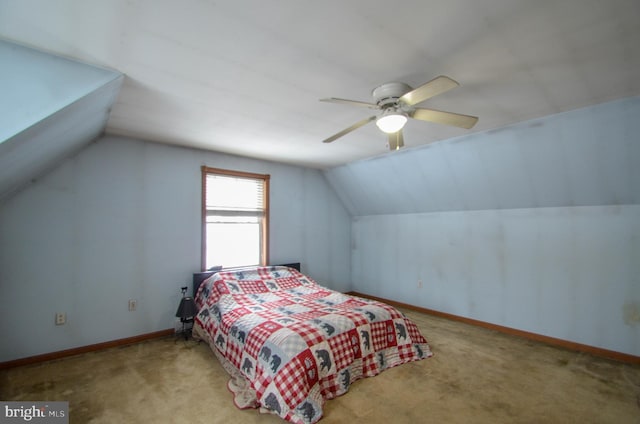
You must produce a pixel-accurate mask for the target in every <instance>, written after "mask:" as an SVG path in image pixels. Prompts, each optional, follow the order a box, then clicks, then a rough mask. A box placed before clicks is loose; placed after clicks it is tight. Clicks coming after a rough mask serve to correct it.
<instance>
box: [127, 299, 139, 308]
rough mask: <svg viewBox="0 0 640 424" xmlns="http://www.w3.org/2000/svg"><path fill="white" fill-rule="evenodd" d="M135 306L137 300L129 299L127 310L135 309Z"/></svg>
mask: <svg viewBox="0 0 640 424" xmlns="http://www.w3.org/2000/svg"><path fill="white" fill-rule="evenodd" d="M137 306H138V301H137V300H135V299H129V310H130V311H135V310H136V307H137Z"/></svg>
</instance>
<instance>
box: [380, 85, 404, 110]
mask: <svg viewBox="0 0 640 424" xmlns="http://www.w3.org/2000/svg"><path fill="white" fill-rule="evenodd" d="M409 91H411V87H410V86H408V85H407V84H405V83H402V82H388V83H386V84H382V85H381V86H379V87H377V88H375V89H374V90H373V91H372V92H371V95H372V96H373V98H374V100H375V101H376V104H377V105H378V106H379V107H380V108H381V109H386V108H387V107H390V106H394V105H396V104H397V103H398V99H399V98H400V97H402V96H403V95H404V94H406V93H408V92H409Z"/></svg>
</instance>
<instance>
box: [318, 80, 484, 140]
mask: <svg viewBox="0 0 640 424" xmlns="http://www.w3.org/2000/svg"><path fill="white" fill-rule="evenodd" d="M459 85H460V84H458V83H457V82H456V81H454V80H452V79H451V78H449V77H446V76H444V75H441V76H439V77H436V78H434V79H432V80H431V81H429V82H427V83H426V84H423V85H421V86H420V87H418V88H415V89H412V88H411V87H410V86H408V85H407V84H404V83H402V82H388V83H386V84H382V85H381V86H380V87H378V88H376V89H374V90H373V92H372V93H371V95H372V97H373V99H374V100H375V103H367V102H360V101H357V100H346V99H339V98H336V97H330V98H327V99H320V101H321V102H330V103H342V104H346V105H351V106H359V107H366V108H369V109H375V110H380V111H381V112H380V113H379V114H378V115H377V116H376V115H374V116H370V117H368V118H366V119H363V120H362V121H358V122H356V123H355V124H353V125H352V126H350V127H349V128H345V129H344V130H342V131H340V132H338V133H336V134H334V135H332V136H331V137H329V138H327V139H325V140H323V141H322V142H323V143H331V142H332V141H335V140H337V139H338V138H340V137H342V136H343V135H346V134H349V133H350V132H351V131H355V130H357V129H358V128H360V127H362V126H364V125H366V124H368V123H369V122H371V121H373V120H375V121H376V125H377V126H378V128H380V129H381V130H382V131H383V132H385V133H387V134H388V137H389V149H390V150H398V149H400V148H401V147H402V146H404V138H403V136H402V128H403V127H404V124H405V123H406V122H407V118H413V119H419V120H421V121H429V122H436V123H438V124H445V125H452V126H455V127H461V128H466V129H469V128H471V127H473V126H474V125H475V124H476V122H478V118H477V117H476V116H469V115H462V114H459V113H453V112H444V111H440V110H435V109H423V108H417V107H414V106H415V105H417V104H418V103H422V102H424V101H425V100H427V99H430V98H431V97H434V96H437V95H438V94H442V93H444V92H445V91H449V90H451V89H452V88H455V87H458V86H459Z"/></svg>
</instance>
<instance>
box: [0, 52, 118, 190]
mask: <svg viewBox="0 0 640 424" xmlns="http://www.w3.org/2000/svg"><path fill="white" fill-rule="evenodd" d="M0 64H2V66H0V92H1V93H2V96H0V200H2V199H3V198H5V197H7V196H8V195H10V194H11V193H13V192H15V191H16V190H19V189H20V188H21V187H23V186H24V185H25V184H27V183H28V182H29V180H31V179H33V178H36V177H38V176H40V175H41V174H42V173H43V172H46V171H47V170H49V169H51V168H52V167H54V166H55V165H57V164H58V163H59V162H60V161H61V160H62V159H64V158H65V157H67V156H69V155H71V154H73V153H74V152H76V151H78V150H80V149H81V148H82V147H84V146H86V145H87V144H88V143H90V142H91V141H92V140H94V139H95V138H97V137H98V136H99V135H100V134H102V133H103V131H104V127H105V125H106V122H107V119H108V117H109V111H110V109H111V106H112V105H113V102H114V101H115V99H116V97H117V94H118V91H119V89H120V86H121V84H122V80H123V76H122V74H121V73H119V72H115V71H110V70H107V69H102V68H97V67H94V66H89V65H86V64H83V63H79V62H76V61H72V60H67V59H64V58H61V57H58V56H53V55H50V54H47V53H43V52H40V51H37V50H34V49H31V48H27V47H24V46H20V45H17V44H14V43H9V42H5V41H1V40H0Z"/></svg>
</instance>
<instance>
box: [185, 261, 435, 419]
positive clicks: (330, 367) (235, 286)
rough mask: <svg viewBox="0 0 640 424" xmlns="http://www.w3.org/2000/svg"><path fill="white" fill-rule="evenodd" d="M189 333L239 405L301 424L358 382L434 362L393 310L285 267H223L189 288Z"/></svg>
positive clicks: (418, 336)
mask: <svg viewBox="0 0 640 424" xmlns="http://www.w3.org/2000/svg"><path fill="white" fill-rule="evenodd" d="M195 301H196V305H197V307H198V311H199V312H198V315H197V316H196V319H195V323H194V331H193V334H194V337H196V338H198V339H201V340H204V341H206V342H207V343H208V344H209V346H210V347H211V350H212V351H213V352H214V354H215V356H216V357H217V358H218V360H219V361H220V363H221V364H222V366H223V367H224V369H225V370H226V371H227V372H228V373H229V375H230V376H231V378H230V380H229V383H228V388H229V390H230V391H231V392H232V393H233V395H234V403H235V405H236V406H237V407H239V408H260V410H261V412H269V413H273V414H277V415H278V416H280V417H282V418H283V419H285V420H287V421H289V422H292V423H300V424H310V423H315V422H317V421H318V420H319V419H320V418H321V417H322V407H323V405H324V402H325V401H326V400H327V399H331V398H334V397H336V396H340V395H342V394H344V393H346V392H347V391H348V390H349V386H350V385H351V384H352V383H353V382H354V381H356V380H358V379H361V378H364V377H372V376H375V375H378V374H379V373H380V372H382V371H384V370H385V369H388V368H391V367H394V366H397V365H400V364H404V363H407V362H410V361H417V360H421V359H425V358H428V357H430V356H432V353H431V350H430V349H429V345H428V343H427V340H426V339H425V338H424V337H423V336H422V335H421V334H420V332H419V330H418V328H417V326H416V325H415V324H414V323H413V322H412V321H411V320H409V319H408V318H407V317H406V316H404V314H402V313H401V312H400V311H398V310H397V309H395V308H394V307H392V306H389V305H386V304H384V303H381V302H377V301H373V300H367V299H362V298H358V297H353V296H349V295H345V294H343V293H340V292H336V291H333V290H331V289H328V288H326V287H323V286H321V285H319V284H317V283H316V282H315V281H313V280H312V279H311V278H310V277H308V276H306V275H304V274H302V273H301V272H300V271H298V270H296V269H294V268H291V267H286V266H269V267H255V268H250V269H242V270H233V271H221V272H217V273H215V274H213V275H212V276H211V277H209V278H208V279H206V280H205V281H203V282H202V283H201V284H200V285H199V287H198V288H197V291H196V296H195Z"/></svg>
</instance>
